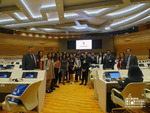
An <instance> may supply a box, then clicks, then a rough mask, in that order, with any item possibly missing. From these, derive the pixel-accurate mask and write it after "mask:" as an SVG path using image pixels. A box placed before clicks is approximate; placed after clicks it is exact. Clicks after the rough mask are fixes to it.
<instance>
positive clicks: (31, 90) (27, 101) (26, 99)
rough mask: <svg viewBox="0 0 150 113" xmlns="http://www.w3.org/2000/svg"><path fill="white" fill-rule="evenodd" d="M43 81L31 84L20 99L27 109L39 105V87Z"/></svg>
mask: <svg viewBox="0 0 150 113" xmlns="http://www.w3.org/2000/svg"><path fill="white" fill-rule="evenodd" d="M40 83H41V81H38V82H34V83H32V84H30V85H29V86H28V87H27V89H26V90H25V91H24V93H23V94H22V95H21V96H20V99H21V101H22V103H23V105H24V106H25V108H26V110H27V111H30V110H32V109H34V108H35V107H36V106H37V105H38V88H39V85H40Z"/></svg>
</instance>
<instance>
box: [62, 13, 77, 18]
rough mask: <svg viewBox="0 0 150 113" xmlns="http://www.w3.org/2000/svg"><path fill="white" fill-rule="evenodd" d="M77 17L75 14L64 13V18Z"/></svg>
mask: <svg viewBox="0 0 150 113" xmlns="http://www.w3.org/2000/svg"><path fill="white" fill-rule="evenodd" d="M78 16H79V14H77V13H64V17H65V18H69V17H78Z"/></svg>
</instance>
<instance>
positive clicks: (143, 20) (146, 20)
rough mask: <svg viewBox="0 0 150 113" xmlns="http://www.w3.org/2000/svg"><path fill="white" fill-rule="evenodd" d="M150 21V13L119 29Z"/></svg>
mask: <svg viewBox="0 0 150 113" xmlns="http://www.w3.org/2000/svg"><path fill="white" fill-rule="evenodd" d="M148 21H150V15H149V16H146V17H145V18H142V19H140V20H138V21H135V22H133V23H131V24H128V25H125V26H122V27H119V28H118V29H124V28H129V27H132V26H136V25H139V24H142V23H144V22H148Z"/></svg>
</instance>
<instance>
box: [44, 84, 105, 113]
mask: <svg viewBox="0 0 150 113" xmlns="http://www.w3.org/2000/svg"><path fill="white" fill-rule="evenodd" d="M42 113H103V112H102V110H101V109H100V108H99V105H98V100H95V98H94V89H89V87H88V86H84V85H79V82H77V83H75V84H69V83H66V85H62V84H60V88H56V90H55V91H54V92H52V93H51V94H46V98H45V105H44V108H43V110H42Z"/></svg>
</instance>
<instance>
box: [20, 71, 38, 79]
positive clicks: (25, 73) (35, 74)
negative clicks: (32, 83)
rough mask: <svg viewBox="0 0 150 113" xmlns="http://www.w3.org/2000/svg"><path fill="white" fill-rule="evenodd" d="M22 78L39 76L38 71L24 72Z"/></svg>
mask: <svg viewBox="0 0 150 113" xmlns="http://www.w3.org/2000/svg"><path fill="white" fill-rule="evenodd" d="M22 78H37V72H23V75H22Z"/></svg>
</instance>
